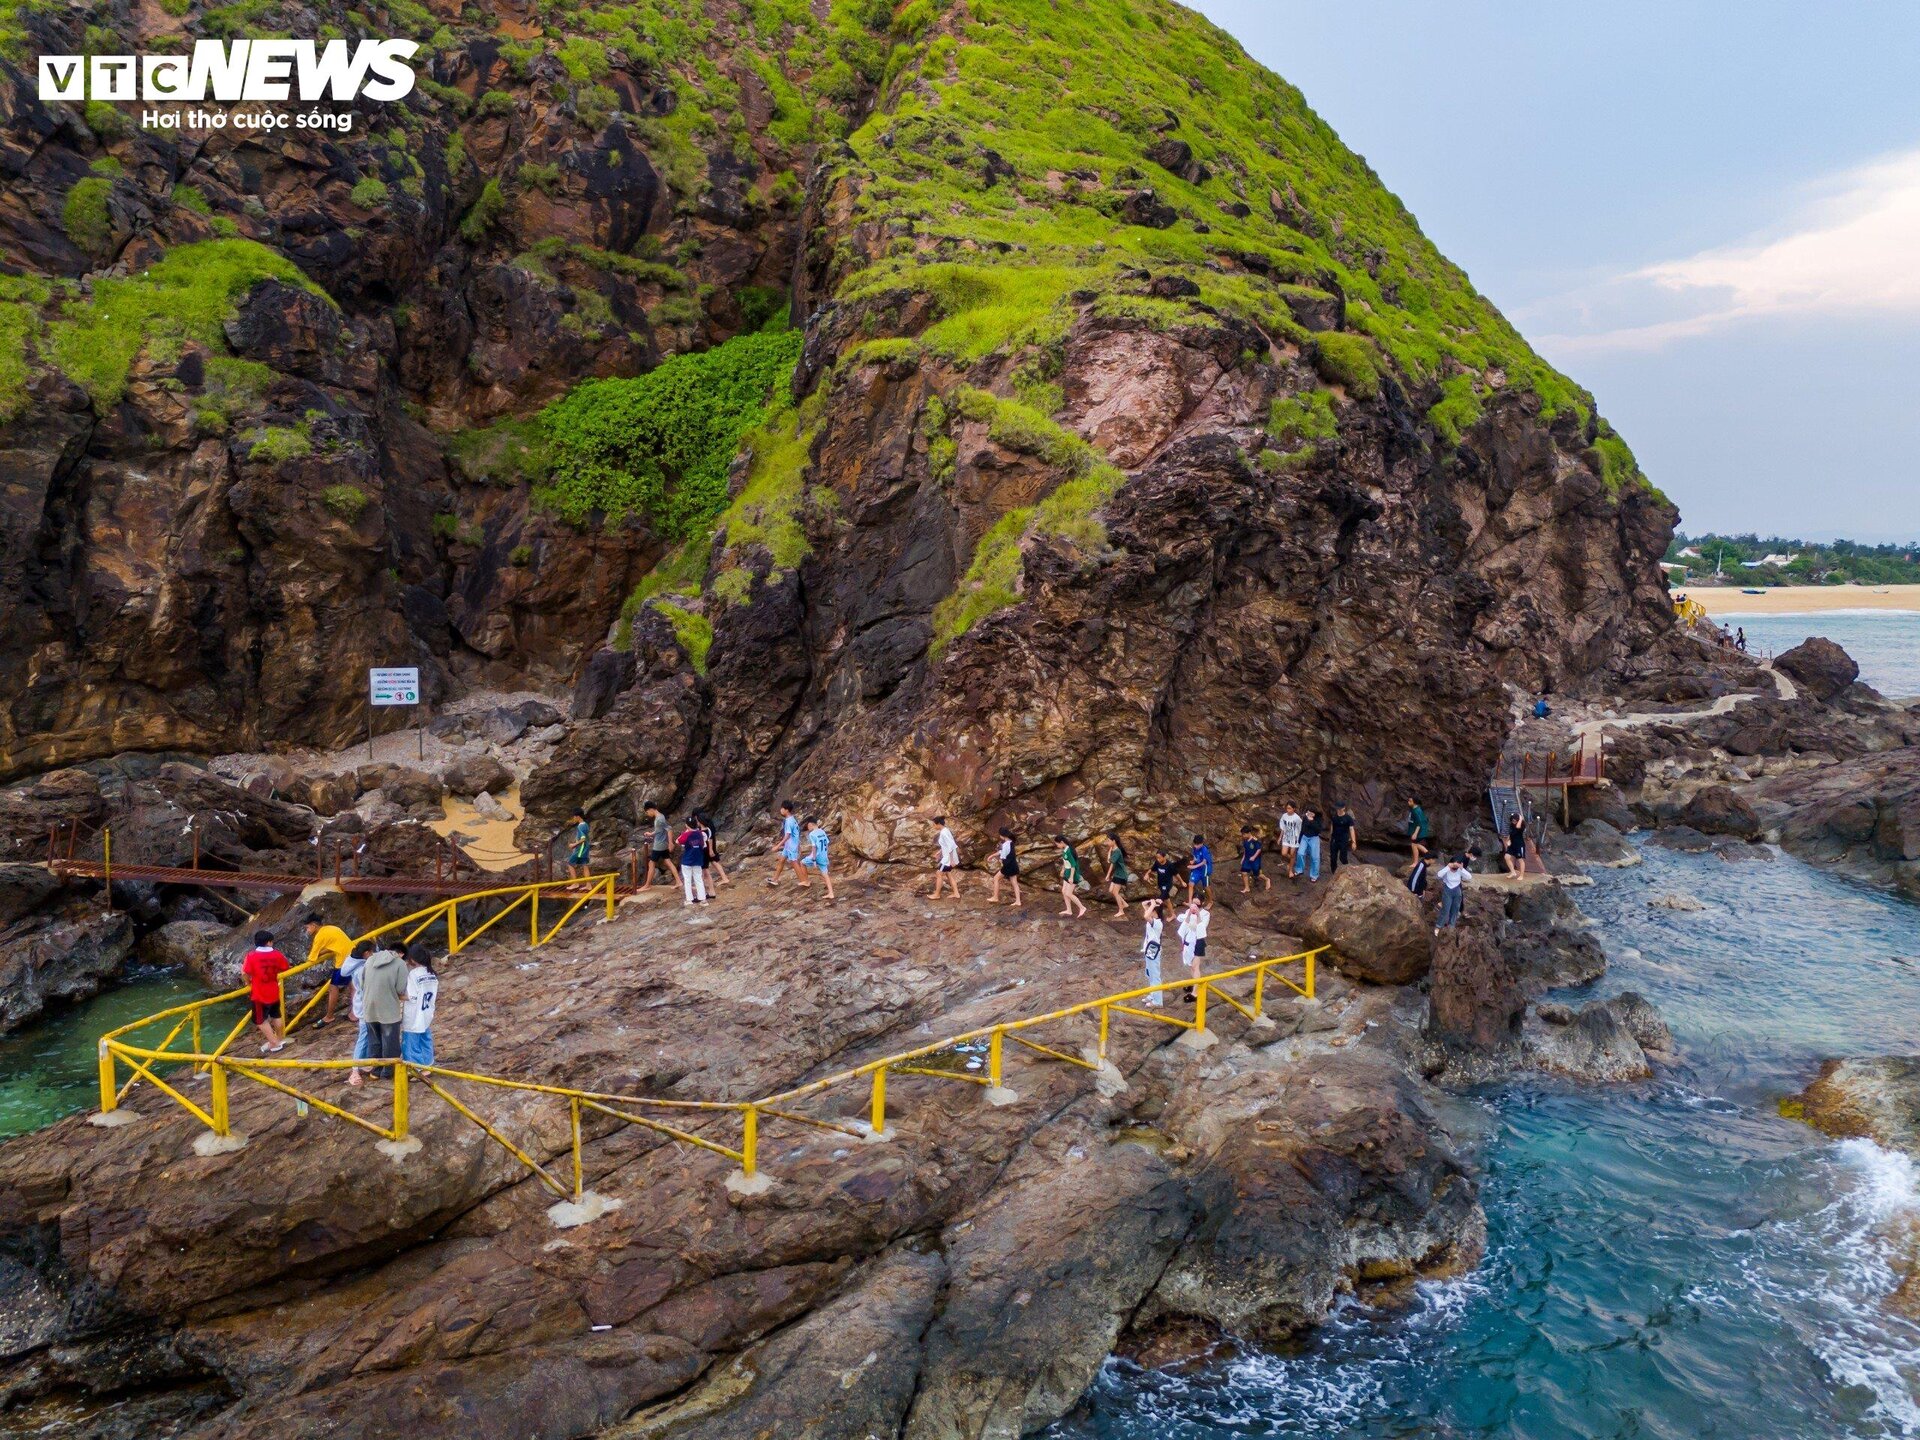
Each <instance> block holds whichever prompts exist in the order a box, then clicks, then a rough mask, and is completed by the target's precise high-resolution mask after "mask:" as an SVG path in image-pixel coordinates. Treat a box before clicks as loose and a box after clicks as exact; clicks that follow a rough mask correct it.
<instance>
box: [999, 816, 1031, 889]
mask: <svg viewBox="0 0 1920 1440" xmlns="http://www.w3.org/2000/svg"><path fill="white" fill-rule="evenodd" d="M1002 880H1011V881H1012V882H1013V899H1012V900H1010V901H1008V902H1007V903H1008V904H1010V905H1024V904H1026V902H1025V901H1024V900H1022V899H1021V898H1020V856H1019V854H1018V852H1017V850H1016V848H1015V845H1014V834H1013V831H1011V830H1009V829H1008V828H1007V827H1006V826H1004V825H1003V826H1001V827H1000V849H999V850H998V851H997V852H996V854H995V856H994V863H993V903H994V904H996V905H998V904H999V903H1000V882H1001V881H1002Z"/></svg>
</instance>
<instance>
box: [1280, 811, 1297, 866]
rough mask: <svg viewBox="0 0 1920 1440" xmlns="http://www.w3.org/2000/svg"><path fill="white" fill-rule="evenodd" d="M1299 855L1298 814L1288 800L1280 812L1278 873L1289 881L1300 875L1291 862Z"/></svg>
mask: <svg viewBox="0 0 1920 1440" xmlns="http://www.w3.org/2000/svg"><path fill="white" fill-rule="evenodd" d="M1299 855H1300V812H1299V811H1298V810H1296V809H1294V808H1293V802H1292V801H1291V800H1289V801H1288V802H1287V803H1286V805H1285V807H1284V808H1283V809H1282V810H1281V811H1280V873H1281V874H1283V875H1285V876H1287V877H1288V878H1289V879H1291V878H1292V877H1293V876H1295V875H1298V874H1299V873H1300V871H1299V867H1298V866H1296V865H1295V864H1294V863H1293V862H1294V861H1295V860H1296V859H1298V858H1299Z"/></svg>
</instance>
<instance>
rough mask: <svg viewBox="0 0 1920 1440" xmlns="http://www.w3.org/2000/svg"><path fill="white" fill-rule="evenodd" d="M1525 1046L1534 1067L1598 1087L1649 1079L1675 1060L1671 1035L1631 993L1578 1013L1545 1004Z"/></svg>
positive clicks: (1530, 1022)
mask: <svg viewBox="0 0 1920 1440" xmlns="http://www.w3.org/2000/svg"><path fill="white" fill-rule="evenodd" d="M1522 1044H1523V1047H1524V1051H1525V1055H1526V1058H1527V1061H1528V1063H1529V1064H1530V1065H1532V1066H1534V1067H1535V1068H1538V1069H1540V1070H1544V1071H1546V1072H1548V1073H1549V1074H1553V1075H1559V1076H1563V1077H1565V1078H1568V1079H1572V1080H1582V1081H1588V1082H1591V1083H1595V1084H1618V1083H1621V1082H1623V1081H1630V1080H1647V1079H1651V1078H1652V1076H1653V1066H1654V1063H1655V1062H1656V1061H1657V1062H1659V1063H1661V1064H1667V1063H1671V1062H1672V1060H1673V1059H1674V1054H1673V1036H1672V1034H1671V1033H1670V1032H1669V1031H1668V1029H1667V1026H1666V1022H1664V1021H1663V1020H1661V1018H1660V1015H1659V1012H1658V1011H1656V1010H1655V1009H1654V1008H1653V1006H1652V1004H1650V1003H1649V1002H1648V1001H1647V1000H1646V999H1645V998H1644V997H1642V996H1640V995H1636V994H1634V993H1633V992H1632V991H1628V992H1626V993H1624V994H1620V995H1615V996H1613V997H1612V998H1611V999H1608V1000H1595V1001H1591V1002H1589V1003H1588V1004H1586V1005H1583V1006H1581V1007H1580V1008H1579V1009H1577V1010H1575V1009H1573V1008H1571V1007H1569V1006H1566V1005H1558V1004H1543V1005H1540V1006H1538V1007H1536V1009H1535V1011H1534V1013H1533V1014H1531V1015H1529V1016H1528V1017H1527V1020H1526V1023H1525V1027H1524V1031H1523V1037H1522Z"/></svg>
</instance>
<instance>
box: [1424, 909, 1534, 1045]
mask: <svg viewBox="0 0 1920 1440" xmlns="http://www.w3.org/2000/svg"><path fill="white" fill-rule="evenodd" d="M1499 931H1500V926H1499V923H1498V919H1497V916H1485V915H1474V916H1470V917H1469V918H1468V919H1467V920H1465V921H1463V922H1462V923H1460V924H1458V925H1454V926H1452V927H1451V928H1449V929H1446V930H1443V931H1441V932H1440V935H1439V937H1438V938H1437V939H1436V940H1435V941H1434V942H1433V969H1432V972H1431V976H1430V978H1431V989H1430V990H1429V991H1428V995H1427V1019H1426V1024H1425V1025H1424V1027H1423V1031H1424V1034H1425V1036H1426V1038H1427V1039H1428V1040H1430V1041H1433V1042H1434V1043H1436V1044H1439V1045H1443V1046H1446V1047H1448V1048H1449V1049H1453V1050H1460V1051H1467V1052H1471V1053H1477V1054H1483V1055H1504V1054H1507V1053H1509V1052H1511V1051H1513V1050H1515V1049H1517V1048H1518V1046H1519V1044H1520V1022H1521V1018H1522V1017H1523V1016H1524V1015H1525V1013H1526V1008H1527V1001H1526V996H1525V994H1524V993H1523V992H1522V990H1521V988H1520V981H1519V978H1518V977H1517V975H1516V974H1515V971H1514V966H1513V964H1512V962H1511V961H1510V960H1509V959H1508V957H1507V955H1506V954H1505V952H1504V951H1503V950H1502V948H1501V944H1500V933H1499Z"/></svg>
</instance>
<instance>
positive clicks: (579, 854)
mask: <svg viewBox="0 0 1920 1440" xmlns="http://www.w3.org/2000/svg"><path fill="white" fill-rule="evenodd" d="M592 853H593V831H592V830H591V829H590V828H589V827H588V825H587V815H586V812H585V811H584V810H576V811H574V812H573V843H572V844H571V845H569V846H568V848H567V878H568V879H570V880H584V879H586V878H587V871H588V869H589V868H591V867H590V866H589V865H588V864H587V857H588V856H589V855H591V854H592Z"/></svg>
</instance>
